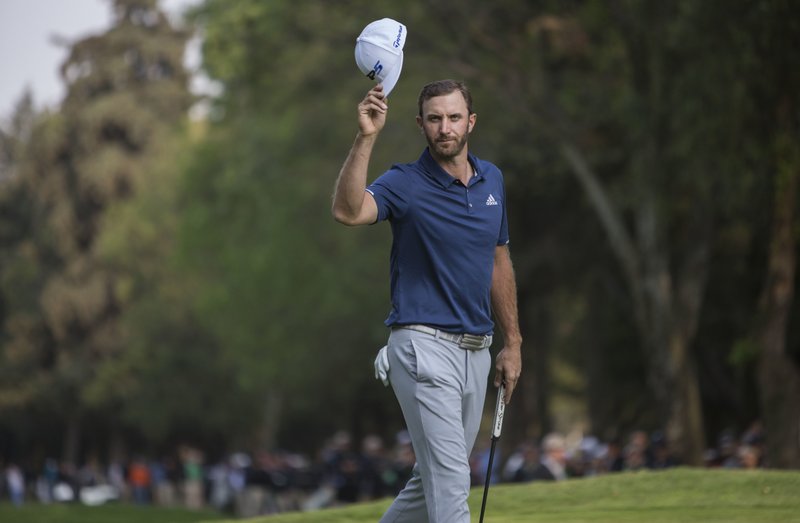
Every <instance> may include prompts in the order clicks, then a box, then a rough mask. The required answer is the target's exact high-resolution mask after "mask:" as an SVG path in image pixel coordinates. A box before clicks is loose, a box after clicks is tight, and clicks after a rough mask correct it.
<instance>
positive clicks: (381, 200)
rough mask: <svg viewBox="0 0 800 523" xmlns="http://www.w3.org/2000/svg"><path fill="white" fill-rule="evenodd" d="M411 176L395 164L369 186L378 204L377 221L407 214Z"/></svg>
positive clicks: (368, 190)
mask: <svg viewBox="0 0 800 523" xmlns="http://www.w3.org/2000/svg"><path fill="white" fill-rule="evenodd" d="M409 178H410V175H409V174H408V173H406V172H405V171H403V170H401V169H399V168H397V167H396V166H395V167H392V168H391V169H390V170H388V171H386V172H385V173H384V174H382V175H381V176H380V177H378V179H377V180H375V181H374V182H372V184H371V185H370V186H369V187H367V192H369V193H370V194H371V195H372V197H373V198H375V204H376V205H377V206H378V219H377V220H376V222H380V221H383V220H392V219H397V218H401V217H402V216H403V215H405V213H406V210H407V209H408V202H409V200H410V198H409V192H410V188H411V184H410V180H409Z"/></svg>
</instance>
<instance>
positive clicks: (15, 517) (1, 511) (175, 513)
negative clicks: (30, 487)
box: [0, 502, 222, 523]
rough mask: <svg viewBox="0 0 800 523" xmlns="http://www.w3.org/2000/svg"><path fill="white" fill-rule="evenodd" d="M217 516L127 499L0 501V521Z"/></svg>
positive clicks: (178, 522)
mask: <svg viewBox="0 0 800 523" xmlns="http://www.w3.org/2000/svg"><path fill="white" fill-rule="evenodd" d="M220 519H222V516H221V515H219V514H217V513H216V512H215V511H212V510H203V511H192V510H184V509H179V508H159V507H137V506H135V505H130V504H127V503H110V504H108V505H102V506H99V507H87V506H84V505H80V504H77V503H76V504H69V505H63V504H53V505H40V504H38V503H35V502H29V503H26V504H25V505H23V506H21V507H15V506H13V505H11V504H9V503H0V521H2V522H3V523H6V522H7V523H142V522H147V523H197V522H198V521H201V520H202V521H214V520H217V521H218V520H220Z"/></svg>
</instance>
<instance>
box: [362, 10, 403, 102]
mask: <svg viewBox="0 0 800 523" xmlns="http://www.w3.org/2000/svg"><path fill="white" fill-rule="evenodd" d="M406 34H407V30H406V26H404V25H403V24H401V23H400V22H398V21H396V20H392V19H391V18H382V19H380V20H376V21H374V22H372V23H371V24H369V25H368V26H367V27H365V28H364V30H363V31H361V34H360V35H359V36H358V38H357V39H356V51H355V55H356V65H358V68H359V69H360V70H361V72H362V73H364V75H365V76H366V77H367V78H369V79H370V80H375V81H376V82H378V83H382V84H383V92H384V94H385V95H386V96H388V95H389V93H390V92H391V91H392V89H394V86H395V85H396V84H397V80H398V79H399V78H400V71H401V70H402V69H403V46H405V44H406Z"/></svg>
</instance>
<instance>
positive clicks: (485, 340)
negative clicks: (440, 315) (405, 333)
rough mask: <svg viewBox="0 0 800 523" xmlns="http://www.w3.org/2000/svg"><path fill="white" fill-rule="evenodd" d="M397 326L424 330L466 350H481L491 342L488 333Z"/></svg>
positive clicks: (424, 326)
mask: <svg viewBox="0 0 800 523" xmlns="http://www.w3.org/2000/svg"><path fill="white" fill-rule="evenodd" d="M397 328H398V329H410V330H412V331H418V332H424V333H425V334H430V335H431V336H434V337H436V338H440V339H443V340H447V341H452V342H453V343H457V344H458V346H459V347H460V348H462V349H467V350H482V349H486V348H488V347H489V346H490V345H491V344H492V336H491V335H488V334H487V335H485V336H484V335H479V334H455V333H453V332H445V331H443V330H440V329H436V328H434V327H429V326H427V325H399V326H398V327H397Z"/></svg>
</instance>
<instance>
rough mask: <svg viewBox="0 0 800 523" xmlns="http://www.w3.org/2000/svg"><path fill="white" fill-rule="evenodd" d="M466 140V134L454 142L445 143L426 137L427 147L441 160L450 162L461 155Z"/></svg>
mask: <svg viewBox="0 0 800 523" xmlns="http://www.w3.org/2000/svg"><path fill="white" fill-rule="evenodd" d="M468 139H469V134H468V133H464V135H463V136H461V137H460V138H456V139H455V140H447V141H438V140H432V139H431V138H430V137H428V147H430V150H431V151H433V152H434V153H435V154H436V156H438V157H439V158H441V159H442V160H451V159H453V158H455V157H456V156H458V155H459V154H461V151H463V150H464V147H465V146H466V145H467V142H468Z"/></svg>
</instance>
